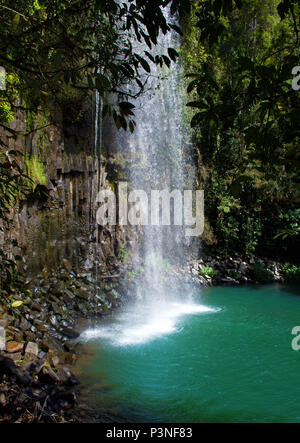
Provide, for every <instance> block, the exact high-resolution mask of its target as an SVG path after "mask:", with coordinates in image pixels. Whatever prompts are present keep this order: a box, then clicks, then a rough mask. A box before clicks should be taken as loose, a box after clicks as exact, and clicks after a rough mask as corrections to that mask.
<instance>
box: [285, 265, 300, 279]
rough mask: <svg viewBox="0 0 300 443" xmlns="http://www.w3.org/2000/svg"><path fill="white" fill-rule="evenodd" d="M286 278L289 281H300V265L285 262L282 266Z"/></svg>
mask: <svg viewBox="0 0 300 443" xmlns="http://www.w3.org/2000/svg"><path fill="white" fill-rule="evenodd" d="M282 273H283V276H284V279H285V280H287V281H300V266H298V265H292V264H290V263H285V264H284V265H283V267H282Z"/></svg>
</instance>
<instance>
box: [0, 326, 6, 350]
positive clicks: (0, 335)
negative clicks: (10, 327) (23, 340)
mask: <svg viewBox="0 0 300 443" xmlns="http://www.w3.org/2000/svg"><path fill="white" fill-rule="evenodd" d="M0 351H5V329H4V327H2V326H0Z"/></svg>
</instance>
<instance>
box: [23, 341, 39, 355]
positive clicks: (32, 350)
mask: <svg viewBox="0 0 300 443" xmlns="http://www.w3.org/2000/svg"><path fill="white" fill-rule="evenodd" d="M25 354H32V355H34V356H35V357H37V356H38V354H39V347H38V345H37V344H36V343H33V342H32V341H30V342H28V343H27V345H26V348H25Z"/></svg>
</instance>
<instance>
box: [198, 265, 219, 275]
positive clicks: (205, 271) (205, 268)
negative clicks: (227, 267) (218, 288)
mask: <svg viewBox="0 0 300 443" xmlns="http://www.w3.org/2000/svg"><path fill="white" fill-rule="evenodd" d="M200 274H201V275H203V276H204V277H211V278H216V277H217V276H218V271H215V270H214V269H213V268H212V267H211V266H203V267H202V268H201V269H200Z"/></svg>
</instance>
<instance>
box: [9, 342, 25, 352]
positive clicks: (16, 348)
mask: <svg viewBox="0 0 300 443" xmlns="http://www.w3.org/2000/svg"><path fill="white" fill-rule="evenodd" d="M23 347H24V344H23V343H18V342H16V341H9V342H8V343H6V352H8V353H9V354H13V353H14V352H22V351H23Z"/></svg>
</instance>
